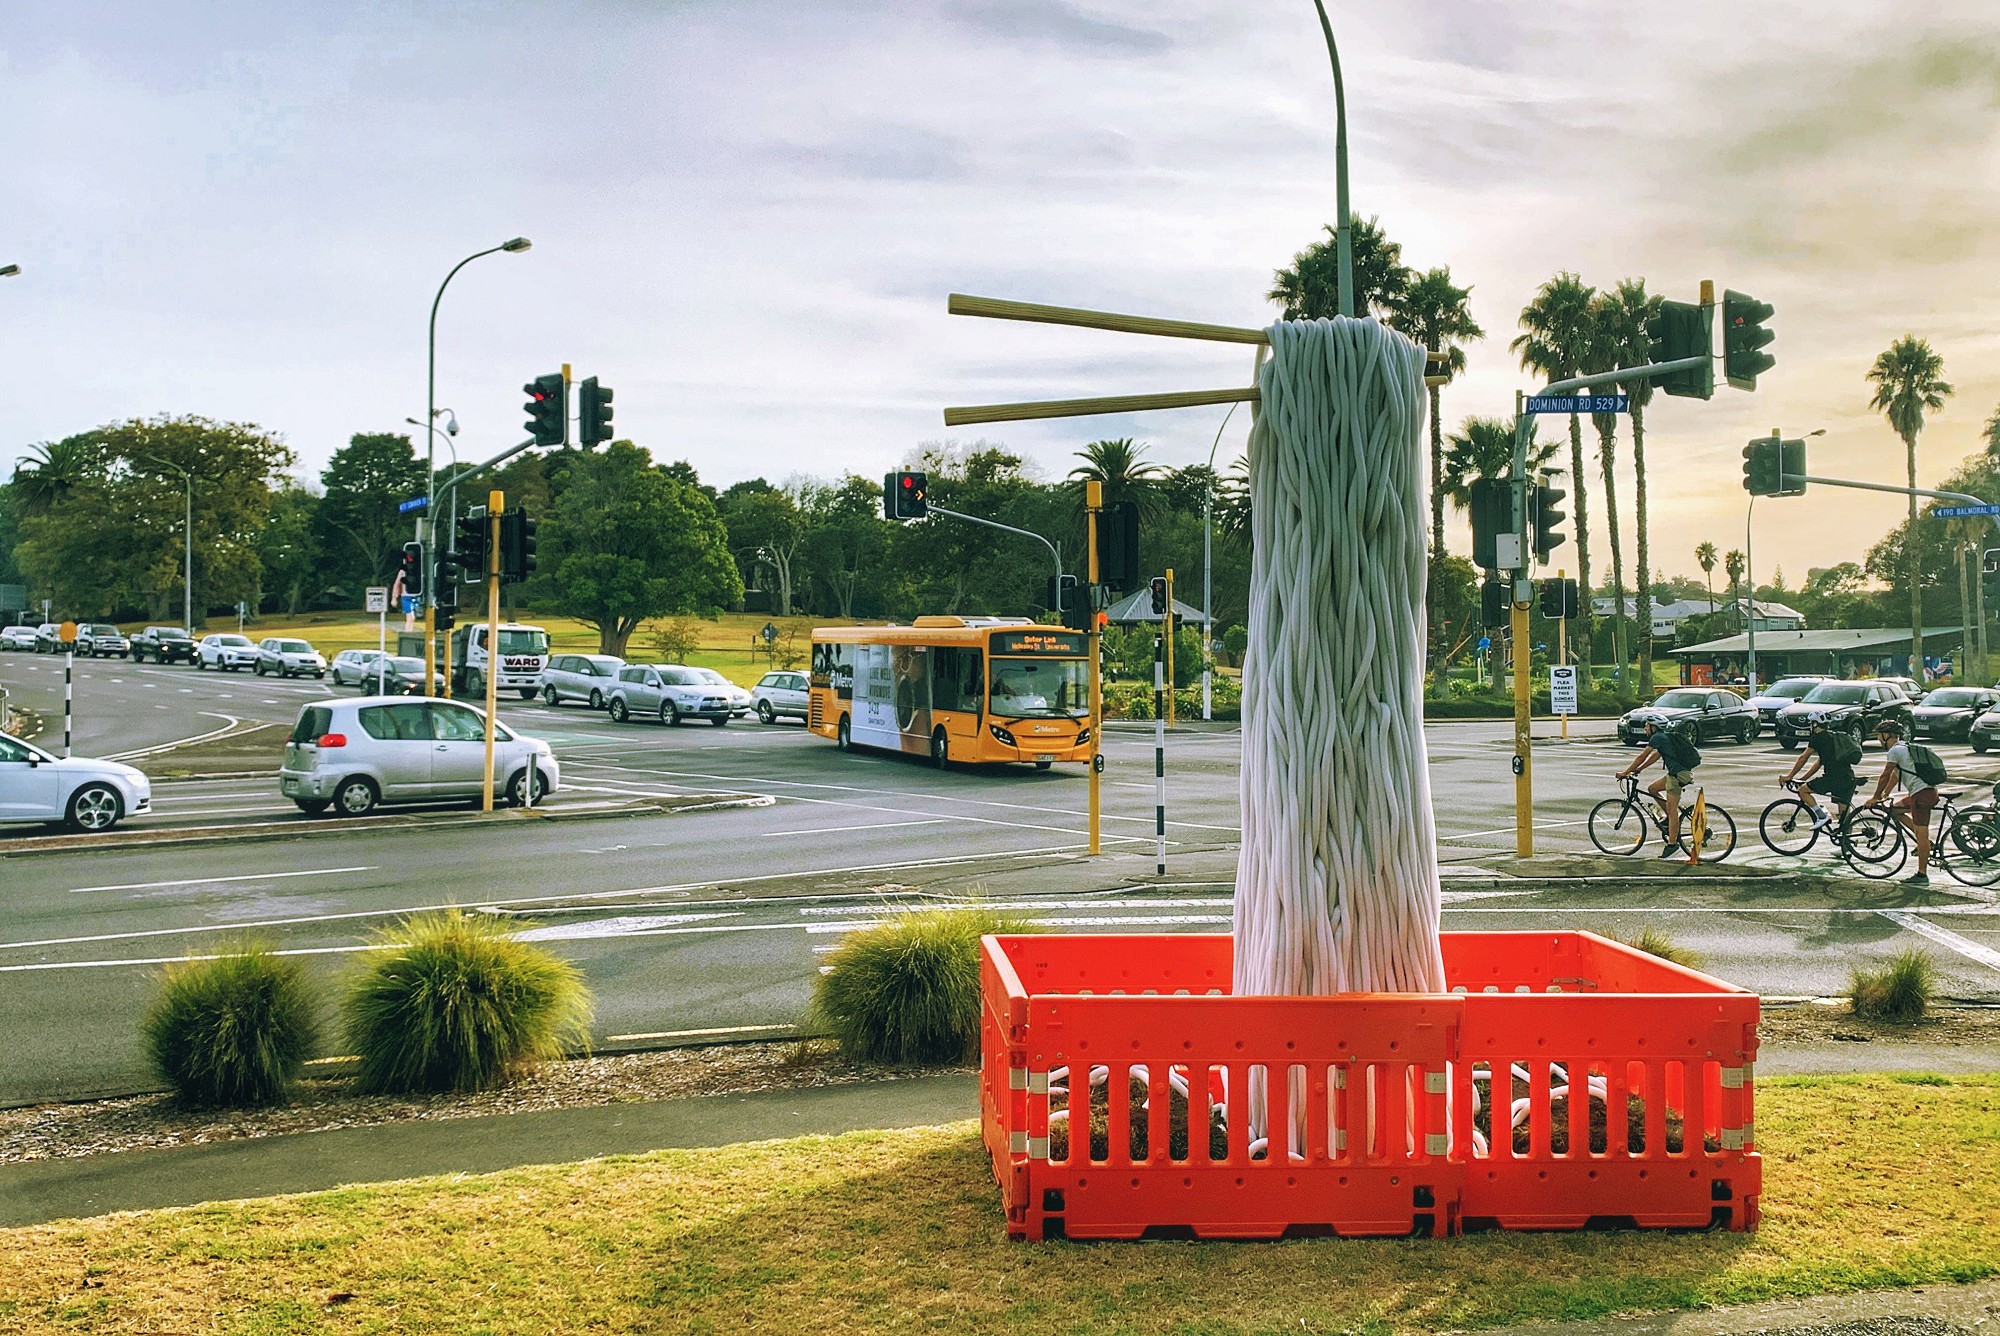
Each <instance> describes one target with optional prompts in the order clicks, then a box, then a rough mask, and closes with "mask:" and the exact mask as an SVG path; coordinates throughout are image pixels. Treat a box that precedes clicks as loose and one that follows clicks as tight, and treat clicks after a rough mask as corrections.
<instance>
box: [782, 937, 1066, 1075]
mask: <svg viewBox="0 0 2000 1336" xmlns="http://www.w3.org/2000/svg"><path fill="white" fill-rule="evenodd" d="M1038 931H1040V928H1039V927H1038V926H1037V925H1035V924H1034V923H1032V922H1027V921H1024V920H1020V919H1015V918H1010V917H1008V916H1007V915H1004V914H1000V913H996V912H994V911H993V910H989V909H981V908H978V907H977V906H973V907H968V908H954V909H920V910H916V911H914V912H912V913H907V914H897V915H895V916H894V917H893V918H891V919H889V920H888V921H887V922H884V923H879V924H877V925H876V926H874V927H872V928H863V929H862V930H861V931H859V932H856V933H853V934H851V935H850V936H848V937H847V939H846V940H845V941H843V942H842V943H841V944H840V948H839V949H838V950H836V951H834V952H833V953H832V954H831V955H830V956H828V957H827V962H826V963H827V973H825V974H822V975H820V977H819V982H818V983H817V984H816V985H815V986H814V988H813V1000H812V1017H811V1019H812V1023H813V1028H815V1029H820V1030H824V1031H825V1032H826V1033H828V1034H830V1035H832V1036H833V1037H834V1039H835V1040H836V1041H838V1043H839V1044H840V1051H841V1052H842V1053H843V1054H845V1055H846V1056H847V1057H849V1058H852V1059H855V1060H858V1061H862V1062H890V1063H898V1064H903V1065H922V1064H934V1063H951V1062H964V1061H966V1060H967V1059H968V1058H970V1057H971V1056H972V1054H973V1053H974V1051H976V1050H977V1048H978V1046H979V939H980V938H981V937H983V936H985V935H986V934H987V933H1021V932H1038Z"/></svg>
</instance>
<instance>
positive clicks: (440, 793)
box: [278, 696, 562, 816]
mask: <svg viewBox="0 0 2000 1336" xmlns="http://www.w3.org/2000/svg"><path fill="white" fill-rule="evenodd" d="M485 766H486V716H485V715H484V714H483V713H481V712H480V711H478V710H475V709H473V708H472V707H471V706H469V705H462V704H460V703H459V702H457V701H450V700H412V699H410V698H409V697H408V696H363V697H361V698H360V699H359V700H352V701H345V700H341V701H327V702H325V703H324V704H315V705H308V706H307V707H306V708H305V709H303V710H301V711H300V712H299V718H298V722H297V723H296V724H294V725H293V726H292V735H291V737H290V739H289V740H288V741H287V742H286V743H285V759H284V762H283V764H282V765H281V766H280V767H279V769H278V789H279V791H280V792H281V793H283V794H284V795H285V796H286V797H287V798H290V799H291V800H292V801H293V802H295V803H297V804H298V805H299V810H300V811H303V812H306V813H308V814H311V815H315V816H317V815H318V814H319V813H321V812H324V811H326V810H327V808H329V807H331V808H333V809H334V810H335V811H336V812H338V813H339V814H340V815H342V816H362V815H365V814H366V813H368V812H372V811H374V810H375V807H376V804H378V803H385V802H426V801H434V800H439V799H450V798H457V799H465V798H472V799H477V798H478V797H479V796H480V781H481V778H482V776H483V775H484V773H485ZM531 776H532V779H531V778H530V777H531ZM561 778H562V776H561V773H560V771H559V770H558V769H557V767H556V757H555V753H554V752H553V751H552V750H550V748H549V744H548V743H546V742H544V741H542V740H541V739H540V738H530V737H523V736H521V735H520V734H518V733H516V732H514V731H513V730H512V729H510V728H508V727H507V726H506V725H505V724H496V725H495V726H494V731H493V790H494V793H495V794H496V796H500V797H504V798H505V799H506V801H508V802H509V803H512V804H513V805H514V806H516V807H526V806H532V805H533V804H534V803H537V802H540V801H541V800H542V798H543V796H544V795H547V794H550V793H554V792H555V791H556V785H557V784H558V783H559V782H560V780H561ZM531 783H532V788H531V787H530V785H531Z"/></svg>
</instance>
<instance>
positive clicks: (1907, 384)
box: [1868, 334, 1951, 682]
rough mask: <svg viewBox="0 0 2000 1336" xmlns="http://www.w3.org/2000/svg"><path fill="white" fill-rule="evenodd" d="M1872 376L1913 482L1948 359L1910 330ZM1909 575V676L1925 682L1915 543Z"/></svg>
mask: <svg viewBox="0 0 2000 1336" xmlns="http://www.w3.org/2000/svg"><path fill="white" fill-rule="evenodd" d="M1868 379H1869V381H1870V383H1872V384H1873V385H1874V386H1875V394H1874V397H1873V398H1872V399H1870V400H1869V402H1868V406H1869V407H1870V408H1873V409H1876V410H1877V411H1879V412H1880V413H1881V414H1882V415H1883V416H1884V417H1886V418H1888V419H1889V426H1890V427H1891V428H1892V429H1893V430H1894V431H1895V433H1896V434H1897V435H1898V436H1900V437H1902V438H1903V459H1904V463H1905V466H1906V474H1907V476H1908V478H1909V486H1910V487H1911V488H1912V489H1914V488H1915V487H1916V485H1917V436H1918V435H1919V433H1921V432H1922V431H1923V429H1924V414H1925V412H1926V411H1929V412H1933V413H1935V412H1937V411H1938V410H1939V409H1941V408H1943V407H1944V401H1945V400H1946V399H1947V398H1949V397H1950V395H1951V386H1950V385H1948V384H1946V383H1945V381H1944V359H1943V358H1942V357H1939V356H1938V355H1937V353H1936V351H1934V350H1933V349H1932V348H1931V345H1930V342H1929V341H1928V340H1926V339H1920V338H1918V337H1917V336H1916V335H1914V334H1906V335H1904V336H1903V337H1902V338H1900V339H1897V340H1896V341H1895V342H1894V343H1892V344H1890V345H1889V346H1888V348H1887V349H1885V350H1884V351H1883V352H1882V354H1881V355H1880V356H1878V357H1877V358H1876V359H1875V365H1874V366H1873V367H1871V368H1869V371H1868ZM1909 523H1910V528H1911V529H1915V528H1916V527H1917V498H1916V496H1915V495H1914V491H1913V493H1912V495H1911V497H1910V518H1909ZM1906 578H1907V579H1908V581H1909V585H1910V676H1911V677H1913V678H1915V679H1916V680H1917V681H1919V682H1921V681H1923V675H1924V599H1923V589H1922V587H1921V583H1920V572H1919V571H1918V569H1917V561H1916V554H1915V550H1914V545H1912V551H1911V553H1910V564H1909V567H1908V571H1907V575H1906Z"/></svg>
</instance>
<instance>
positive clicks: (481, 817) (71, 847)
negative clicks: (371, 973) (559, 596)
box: [0, 793, 777, 858]
mask: <svg viewBox="0 0 2000 1336" xmlns="http://www.w3.org/2000/svg"><path fill="white" fill-rule="evenodd" d="M776 801H777V799H775V798H773V797H771V796H770V795H769V794H762V793H752V794H741V793H685V794H678V795H675V796H674V797H670V798H630V799H620V800H619V801H617V802H613V803H579V804H577V805H575V806H573V807H572V806H566V807H497V808H495V809H494V810H493V811H491V812H440V811H437V810H435V809H429V810H420V811H415V812H409V813H396V814H393V815H383V816H373V817H364V818H361V819H360V821H358V822H357V821H355V820H339V819H330V820H326V821H295V820H287V821H283V822H270V821H263V822H246V823H243V824H241V825H231V826H195V827H189V826H182V827H177V828H169V829H164V830H127V831H109V832H106V833H105V834H102V835H63V836H51V837H48V838H46V839H39V840H22V841H20V842H18V843H9V844H0V858H7V857H12V856H14V855H16V854H59V853H70V852H74V851H76V850H83V849H137V848H152V847H157V846H162V845H171V846H176V847H183V848H185V847H191V846H196V845H203V844H222V843H232V844H235V843H242V842H244V841H258V842H261V841H267V840H290V839H309V838H312V837H315V836H323V835H352V834H354V833H355V832H356V831H382V830H412V829H418V828H431V827H435V826H436V825H438V824H439V823H440V822H442V823H445V824H448V825H454V826H465V825H489V824H492V823H494V822H502V821H596V820H609V819H613V818H616V817H628V816H646V815H649V814H652V813H658V812H666V813H679V812H715V811H723V810H726V809H729V808H737V807H769V806H771V805H772V804H773V803H775V802H776Z"/></svg>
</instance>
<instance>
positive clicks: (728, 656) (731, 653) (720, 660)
mask: <svg viewBox="0 0 2000 1336" xmlns="http://www.w3.org/2000/svg"><path fill="white" fill-rule="evenodd" d="M503 618H504V614H503ZM512 620H514V621H517V622H525V623H527V624H528V625H531V626H540V627H545V628H547V630H548V633H549V644H550V647H551V649H552V650H553V651H554V652H555V653H558V654H595V653H597V644H598V642H597V632H596V631H595V630H593V629H592V628H590V627H588V626H585V625H584V624H583V623H582V622H579V621H577V620H576V619H575V618H573V617H556V616H550V615H547V614H545V613H540V612H535V611H532V610H525V609H524V610H522V611H519V612H516V613H514V614H513V617H512ZM660 620H661V621H662V622H666V621H671V620H673V619H672V618H662V619H660ZM465 621H466V618H465V616H464V613H463V612H461V613H460V616H459V622H460V624H461V625H463V624H464V623H465ZM838 621H839V619H838V618H826V617H772V616H768V615H766V614H764V613H761V612H744V613H736V612H728V613H724V614H722V616H720V617H717V618H715V619H713V620H709V619H706V618H696V619H695V624H696V625H697V626H698V627H699V628H700V633H701V647H700V648H699V649H698V650H696V651H695V652H694V653H693V654H691V655H689V656H688V658H687V662H688V664H689V665H690V666H693V667H700V668H713V669H715V670H716V671H717V672H719V673H721V674H722V675H723V676H724V677H727V678H728V679H729V680H730V681H732V682H737V683H740V684H742V685H743V686H746V687H747V686H755V685H756V684H757V679H758V678H760V677H762V676H763V675H764V674H765V673H767V672H769V671H771V667H772V665H771V664H770V663H769V662H768V661H767V660H766V659H765V657H764V652H763V650H762V649H761V648H760V649H758V651H757V653H756V656H755V658H754V660H753V658H752V656H751V653H750V641H751V637H752V636H754V635H755V634H756V633H757V632H758V631H760V630H762V629H763V628H764V624H765V623H766V622H769V623H771V624H773V625H775V626H776V627H777V628H778V630H779V632H780V633H782V632H785V631H787V630H794V629H796V630H797V632H798V641H797V649H798V651H799V653H801V654H803V655H809V654H810V653H811V652H812V646H811V643H810V642H811V639H812V629H813V627H815V626H823V625H829V624H835V623H837V622H838ZM418 625H419V626H421V625H422V623H421V621H419V623H418ZM653 625H654V623H651V622H649V623H647V624H646V626H643V627H641V628H640V629H639V630H638V631H636V632H634V633H633V636H632V639H631V642H630V643H629V644H628V645H627V646H626V649H625V657H626V658H627V659H630V660H632V661H633V662H642V661H645V660H650V659H655V658H657V657H658V655H657V654H656V653H655V652H654V649H653V645H652V630H651V628H652V626H653ZM402 627H403V619H402V618H401V617H400V616H398V617H391V618H390V619H389V645H390V647H391V648H392V649H393V648H394V647H395V644H396V633H397V632H398V631H400V630H401V629H402ZM208 629H209V630H210V631H218V630H233V629H234V627H233V626H224V625H223V624H222V622H220V621H218V622H216V623H214V624H212V625H211V626H210V627H209V628H208ZM376 630H377V623H376V619H375V618H373V617H370V616H367V615H366V614H360V613H352V612H316V613H309V614H306V615H304V616H300V617H295V618H287V617H279V616H270V617H266V618H264V619H263V620H261V621H259V622H257V623H255V624H253V625H248V626H245V627H244V628H243V634H245V635H247V636H249V637H250V638H251V639H252V640H261V639H263V638H264V637H265V636H298V637H300V638H301V639H304V640H310V641H311V642H312V645H313V648H314V649H316V650H318V651H319V652H320V653H322V654H324V655H326V657H327V658H329V659H331V658H332V657H333V656H334V655H335V654H338V653H339V652H340V651H341V650H344V649H374V648H375V642H376ZM761 643H762V642H761V641H760V642H759V644H760V645H761ZM800 666H804V660H801V665H800Z"/></svg>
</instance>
